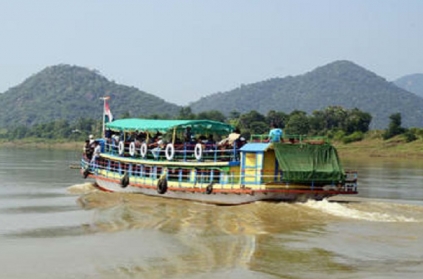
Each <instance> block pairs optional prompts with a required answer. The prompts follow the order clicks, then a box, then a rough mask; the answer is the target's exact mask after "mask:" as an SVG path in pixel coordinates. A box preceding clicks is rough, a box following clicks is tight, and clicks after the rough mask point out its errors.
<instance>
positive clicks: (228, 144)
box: [219, 128, 241, 148]
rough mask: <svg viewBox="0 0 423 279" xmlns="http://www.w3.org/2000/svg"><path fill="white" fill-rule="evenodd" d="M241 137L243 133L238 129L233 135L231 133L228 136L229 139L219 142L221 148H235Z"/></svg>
mask: <svg viewBox="0 0 423 279" xmlns="http://www.w3.org/2000/svg"><path fill="white" fill-rule="evenodd" d="M240 136H241V132H240V130H239V129H238V128H236V129H235V130H234V131H233V132H232V133H230V134H229V135H228V137H227V138H225V139H223V140H221V141H220V142H219V146H220V147H225V148H226V147H233V146H234V142H235V141H236V140H237V139H239V137H240Z"/></svg>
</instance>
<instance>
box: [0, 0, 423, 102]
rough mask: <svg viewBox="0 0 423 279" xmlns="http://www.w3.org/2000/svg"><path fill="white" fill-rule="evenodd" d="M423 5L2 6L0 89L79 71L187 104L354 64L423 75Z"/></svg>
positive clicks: (78, 1) (331, 0)
mask: <svg viewBox="0 0 423 279" xmlns="http://www.w3.org/2000/svg"><path fill="white" fill-rule="evenodd" d="M422 34H423V0H395V1H394V0H351V1H350V0H322V1H321V0H308V1H305V0H292V1H288V0H204V1H202V0H190V1H188V0H187V1H179V0H150V1H143V0H37V1H35V0H26V1H25V0H0V36H1V39H0V92H5V91H6V90H7V89H8V88H10V87H13V86H16V85H18V84H20V83H21V82H23V81H24V80H25V79H26V78H28V77H29V76H31V75H33V74H35V73H37V72H39V71H41V70H43V69H44V68H45V67H48V66H52V65H57V64H62V63H64V64H71V65H77V66H83V67H87V68H90V69H96V70H98V71H100V73H101V74H103V75H104V76H105V77H106V78H108V79H109V80H114V81H115V82H117V83H120V84H125V85H129V86H134V87H137V88H139V89H141V90H143V91H146V92H148V93H151V94H154V95H156V96H158V97H160V98H163V99H165V100H166V101H169V102H173V103H177V104H181V105H186V104H188V103H189V102H192V101H196V100H198V99H199V98H200V97H202V96H206V95H210V94H212V93H216V92H224V91H227V90H231V89H234V88H236V87H238V86H239V85H240V84H248V83H254V82H258V81H262V80H266V79H268V78H272V77H285V76H287V75H299V74H304V73H306V72H309V71H311V70H313V69H315V68H316V67H319V66H323V65H325V64H328V63H331V62H333V61H335V60H350V61H353V62H355V63H356V64H358V65H360V66H363V67H365V68H366V69H368V70H370V71H372V72H375V73H376V74H378V75H380V76H382V77H384V78H386V79H387V80H393V79H396V78H399V77H401V76H404V75H407V74H413V73H422V72H423V35H422Z"/></svg>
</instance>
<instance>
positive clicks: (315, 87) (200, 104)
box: [190, 61, 423, 129]
mask: <svg viewBox="0 0 423 279" xmlns="http://www.w3.org/2000/svg"><path fill="white" fill-rule="evenodd" d="M330 105H340V106H343V107H344V108H348V109H352V108H358V109H360V110H362V111H365V112H369V113H371V115H372V116H373V120H372V123H371V128H378V129H379V128H386V127H387V126H388V124H389V122H390V119H389V116H390V115H392V114H393V113H398V112H399V113H401V115H402V123H403V125H404V126H406V127H422V126H423V98H421V97H419V96H417V95H415V94H413V93H410V92H408V91H405V90H403V89H401V88H399V87H397V86H395V85H394V84H393V83H391V82H387V81H386V80H385V79H384V78H382V77H379V76H377V75H376V74H374V73H372V72H370V71H368V70H366V69H364V68H362V67H360V66H358V65H356V64H354V63H352V62H349V61H336V62H333V63H330V64H328V65H326V66H322V67H319V68H317V69H315V70H313V71H311V72H308V73H306V74H304V75H299V76H294V77H292V76H288V77H285V78H273V79H269V80H266V81H262V82H257V83H253V84H248V85H241V86H240V87H239V88H236V89H234V90H231V91H228V92H224V93H216V94H212V95H210V96H207V97H203V98H201V99H200V100H198V101H196V102H194V103H191V104H190V106H191V108H192V110H193V111H194V112H196V113H198V112H201V111H206V110H214V109H215V110H220V111H222V112H223V113H225V114H228V113H230V112H231V111H234V110H236V111H238V112H240V113H245V112H248V111H251V110H257V111H258V112H260V113H267V112H268V111H269V110H276V111H283V112H285V113H290V112H292V111H294V110H301V111H305V112H307V113H312V112H313V111H314V110H321V109H324V108H326V107H328V106H330Z"/></svg>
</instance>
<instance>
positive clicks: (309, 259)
mask: <svg viewBox="0 0 423 279" xmlns="http://www.w3.org/2000/svg"><path fill="white" fill-rule="evenodd" d="M74 188H75V187H74ZM82 188H83V189H84V190H85V191H86V190H88V188H87V185H83V186H82ZM72 191H76V190H75V189H73V190H72ZM335 200H336V199H335ZM338 200H339V201H338V202H329V201H323V202H315V201H309V202H307V203H299V204H295V203H268V202H258V203H253V204H247V205H241V206H233V207H222V206H213V205H206V204H198V203H193V202H189V201H179V200H171V199H163V198H156V197H148V196H143V195H131V194H110V193H103V192H99V191H95V190H93V189H89V191H88V192H87V193H86V194H82V195H81V196H80V197H79V198H78V203H79V204H80V206H81V207H82V208H84V209H87V210H94V211H95V218H94V220H93V223H92V224H91V225H90V228H89V230H90V232H91V233H95V232H107V233H116V232H119V231H146V230H149V231H153V232H160V234H161V236H160V237H161V238H163V235H165V236H166V235H167V236H171V237H172V238H173V240H172V244H170V246H167V247H168V248H169V247H173V248H174V249H175V250H174V251H167V252H165V253H164V254H163V255H161V256H158V257H157V258H155V257H153V258H151V259H150V260H149V261H148V262H143V261H141V262H142V263H141V264H140V263H139V262H137V263H134V262H133V263H130V264H128V263H126V264H124V265H118V266H114V267H113V268H110V267H109V268H101V270H100V271H99V272H101V274H102V276H105V278H112V277H113V276H122V274H125V275H130V276H135V275H137V276H139V275H142V276H146V277H149V278H163V277H172V278H183V277H186V276H187V275H190V276H191V277H192V278H202V277H201V276H200V274H203V273H210V274H214V275H216V272H217V271H219V270H228V269H234V268H236V267H239V266H244V267H245V268H247V269H248V270H251V271H254V272H257V274H267V275H266V276H277V277H278V276H280V275H281V274H283V275H284V278H287V277H293V278H296V276H299V275H300V274H302V275H301V278H314V277H313V276H310V275H311V274H313V273H314V272H318V273H319V272H320V273H324V272H328V273H330V272H333V271H334V270H336V276H335V275H334V276H331V275H330V274H328V275H327V277H329V278H341V277H342V275H345V276H347V277H348V276H350V275H351V273H354V272H357V270H359V269H362V267H363V265H362V263H361V261H362V257H363V255H358V258H359V259H358V260H357V259H354V258H352V259H351V258H350V255H344V254H343V253H342V251H339V248H340V247H343V246H345V245H346V243H338V244H339V247H338V248H337V247H335V248H334V247H331V244H330V242H331V240H330V237H328V235H330V234H331V233H333V232H331V231H330V230H331V229H329V230H328V227H329V228H330V227H331V226H334V225H335V224H344V223H345V222H347V223H349V222H351V221H353V220H357V221H359V222H370V224H372V223H375V222H376V223H377V224H383V223H393V224H394V227H393V229H395V228H396V227H398V226H402V225H401V224H406V223H414V224H416V225H417V227H419V228H421V227H422V222H423V207H422V206H419V205H411V204H395V203H386V202H385V203H384V202H379V201H375V200H371V199H363V198H352V199H350V200H349V197H346V198H338ZM412 229H413V230H414V229H415V228H412ZM354 230H357V228H351V227H350V230H349V232H348V233H351V232H354ZM321 237H323V239H321V240H320V242H321V244H320V245H319V244H317V243H313V241H314V240H315V239H319V238H321ZM336 237H337V238H338V239H339V237H338V236H336ZM378 237H379V239H380V238H381V236H380V235H378ZM414 240H416V239H414ZM328 241H329V242H328ZM373 241H375V239H373ZM421 241H422V239H421V238H418V243H419V244H420V245H421ZM346 242H347V241H346ZM391 242H394V241H391ZM312 243H313V245H310V244H312ZM166 245H169V244H168V243H167V244H166ZM309 245H310V246H309ZM341 249H343V248H341ZM171 250H172V249H171ZM382 250H383V248H382ZM175 253H176V255H175ZM413 256H414V255H413ZM414 257H415V256H414ZM150 261H152V262H153V264H152V262H150ZM411 262H412V263H413V262H414V264H416V262H415V261H413V260H411ZM322 263H324V264H323V265H322ZM409 264H410V260H408V261H407V262H404V263H398V262H397V263H396V265H397V266H398V267H402V266H403V265H409ZM305 267H306V270H304V268H305ZM372 268H373V267H372ZM238 272H240V274H237V276H239V277H235V278H243V276H246V274H244V273H245V272H242V271H240V270H238ZM241 274H242V276H241ZM254 274H256V273H254ZM257 274H256V275H257ZM249 275H251V274H249ZM197 276H198V277H197ZM269 278H271V277H269Z"/></svg>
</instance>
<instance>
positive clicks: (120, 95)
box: [0, 65, 180, 127]
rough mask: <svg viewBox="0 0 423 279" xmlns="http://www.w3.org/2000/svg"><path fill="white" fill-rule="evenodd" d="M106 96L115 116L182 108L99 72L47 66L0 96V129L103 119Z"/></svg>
mask: <svg viewBox="0 0 423 279" xmlns="http://www.w3.org/2000/svg"><path fill="white" fill-rule="evenodd" d="M102 96H110V97H111V100H110V109H111V110H112V113H113V114H114V116H119V115H122V114H124V113H129V114H130V115H131V116H134V117H137V116H140V115H151V114H165V113H167V114H169V115H174V114H177V113H178V112H179V109H180V107H179V106H177V105H175V104H171V103H168V102H166V101H164V100H162V99H160V98H158V97H156V96H154V95H152V94H148V93H146V92H143V91H140V90H138V89H137V88H134V87H128V86H124V85H119V84H116V83H115V82H113V81H109V80H107V79H106V78H105V77H103V76H102V75H100V74H99V73H98V72H97V71H95V70H89V69H87V68H83V67H77V66H70V65H56V66H51V67H47V68H45V69H44V70H42V71H40V72H39V73H37V74H35V75H33V76H31V77H29V78H28V79H26V80H25V81H24V82H23V83H21V84H20V85H18V86H16V87H13V88H11V89H9V90H8V91H6V92H5V93H3V94H1V95H0V105H1V107H2V109H1V110H0V126H3V127H8V126H14V125H19V124H21V125H29V126H30V125H33V124H37V123H45V122H51V121H53V120H57V119H66V120H68V121H69V122H73V121H75V120H76V119H78V118H80V117H84V118H92V119H101V117H102V113H103V101H101V100H100V97H102Z"/></svg>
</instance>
